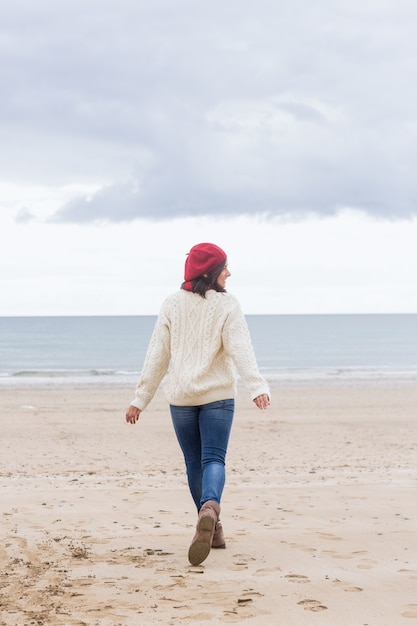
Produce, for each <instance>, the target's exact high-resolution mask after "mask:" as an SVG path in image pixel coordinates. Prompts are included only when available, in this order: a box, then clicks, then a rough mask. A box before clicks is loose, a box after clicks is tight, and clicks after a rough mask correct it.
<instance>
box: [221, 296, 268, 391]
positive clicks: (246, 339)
mask: <svg viewBox="0 0 417 626" xmlns="http://www.w3.org/2000/svg"><path fill="white" fill-rule="evenodd" d="M223 345H224V347H225V350H226V352H227V353H228V354H229V355H230V357H231V358H232V360H233V362H234V364H235V366H236V369H237V371H238V373H239V375H240V377H241V378H242V380H243V382H244V383H245V385H246V387H247V389H248V391H249V393H250V396H251V399H252V400H254V399H255V398H257V397H258V396H260V395H262V394H264V393H265V394H267V395H268V397H269V398H270V397H271V392H270V389H269V385H268V383H267V382H266V380H265V379H264V378H263V377H262V376H261V374H260V372H259V368H258V364H257V362H256V357H255V352H254V350H253V346H252V341H251V337H250V333H249V328H248V325H247V322H246V319H245V317H244V315H243V312H242V310H241V308H240V305H239V303H238V302H236V304H235V307H234V308H233V310H232V311H231V312H230V314H229V315H228V317H227V319H226V321H225V324H224V326H223Z"/></svg>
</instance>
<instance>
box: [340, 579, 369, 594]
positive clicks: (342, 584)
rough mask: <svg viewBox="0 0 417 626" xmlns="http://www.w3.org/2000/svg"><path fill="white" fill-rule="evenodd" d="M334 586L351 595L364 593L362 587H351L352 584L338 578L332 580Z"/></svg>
mask: <svg viewBox="0 0 417 626" xmlns="http://www.w3.org/2000/svg"><path fill="white" fill-rule="evenodd" d="M332 584H333V585H335V587H341V588H342V589H343V591H348V592H351V593H359V592H361V591H363V589H362V587H356V585H351V584H350V583H346V582H343V581H342V580H339V579H338V578H335V579H334V580H332Z"/></svg>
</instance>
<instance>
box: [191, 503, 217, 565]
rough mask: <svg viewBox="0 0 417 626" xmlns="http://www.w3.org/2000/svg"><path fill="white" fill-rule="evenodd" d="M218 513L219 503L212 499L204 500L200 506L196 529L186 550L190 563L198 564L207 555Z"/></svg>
mask: <svg viewBox="0 0 417 626" xmlns="http://www.w3.org/2000/svg"><path fill="white" fill-rule="evenodd" d="M219 515H220V505H219V504H218V503H217V502H214V500H209V501H208V502H205V503H204V504H203V506H202V507H201V509H200V512H199V514H198V521H197V529H196V532H195V535H194V538H193V540H192V542H191V545H190V549H189V550H188V560H189V561H190V563H191V565H200V563H202V562H203V561H204V559H206V558H207V557H208V555H209V552H210V548H211V545H212V543H213V537H214V530H215V527H216V524H217V521H218V519H219Z"/></svg>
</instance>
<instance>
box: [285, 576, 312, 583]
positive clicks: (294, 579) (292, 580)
mask: <svg viewBox="0 0 417 626" xmlns="http://www.w3.org/2000/svg"><path fill="white" fill-rule="evenodd" d="M284 578H286V579H287V580H288V582H290V583H309V582H310V579H309V577H308V576H303V574H286V575H285V576H284Z"/></svg>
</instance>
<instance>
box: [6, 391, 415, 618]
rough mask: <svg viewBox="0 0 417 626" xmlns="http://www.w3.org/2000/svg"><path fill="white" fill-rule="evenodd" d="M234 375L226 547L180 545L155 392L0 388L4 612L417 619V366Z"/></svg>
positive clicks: (183, 491) (183, 493) (179, 481)
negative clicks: (274, 378)
mask: <svg viewBox="0 0 417 626" xmlns="http://www.w3.org/2000/svg"><path fill="white" fill-rule="evenodd" d="M273 394H274V395H273V404H272V406H271V407H270V409H268V411H266V412H261V411H259V410H257V409H256V407H254V405H253V404H252V403H251V402H250V401H249V399H248V398H247V395H246V392H245V391H244V390H240V391H239V397H238V402H237V409H236V415H235V422H234V425H233V430H232V437H231V441H230V447H229V455H228V465H227V476H228V478H227V483H226V488H225V491H224V495H223V501H222V522H223V525H224V529H225V534H226V540H227V549H226V550H212V551H211V553H210V555H209V557H208V558H207V560H206V561H204V563H203V564H202V565H200V566H198V567H192V566H190V565H189V563H188V561H187V551H188V545H189V542H190V540H191V538H192V535H193V533H194V525H195V517H196V516H195V512H194V509H193V504H192V502H191V497H190V495H189V493H188V488H187V485H186V480H185V474H184V469H183V460H182V457H181V453H180V451H179V448H178V444H177V442H176V440H175V436H174V433H173V429H172V426H171V422H170V418H169V413H168V410H167V406H166V404H165V401H164V399H163V396H162V394H161V393H158V395H157V397H156V398H155V399H154V400H153V402H152V404H151V405H150V407H149V408H148V410H147V411H146V412H144V413H143V414H142V416H141V420H140V422H139V423H138V424H137V425H135V426H131V425H127V424H126V423H125V422H124V412H125V408H126V405H127V404H128V403H129V401H130V400H131V397H132V388H131V387H130V386H116V385H107V386H106V385H103V386H99V385H95V386H93V385H85V386H71V387H70V386H62V387H46V386H45V387H32V388H30V387H28V388H23V387H22V388H15V389H10V388H5V387H2V388H0V425H1V465H0V490H1V500H0V501H1V511H0V519H1V538H2V541H1V544H0V623H1V624H2V625H4V626H23V625H32V624H33V625H58V624H59V625H65V626H72V625H74V626H75V625H77V626H81V625H83V624H87V625H96V624H97V625H100V626H116V625H118V626H119V625H120V626H130V625H145V626H146V625H148V624H149V625H152V624H164V625H171V624H172V625H174V624H175V625H176V626H177V625H179V624H202V625H203V624H206V623H210V624H211V625H213V624H229V623H230V624H245V625H246V626H252V625H256V626H264V625H268V626H269V625H271V626H276V625H277V624H282V625H285V626H291V625H294V626H303V625H304V624H308V625H320V626H321V625H323V626H326V625H331V626H344V625H346V626H362V625H363V626H365V625H368V626H385V625H386V626H398V625H401V624H404V625H406V624H412V623H417V525H416V520H417V497H416V495H417V494H416V477H417V470H416V458H417V454H416V453H417V408H416V407H417V384H416V383H411V382H408V383H407V382H396V383H395V384H394V383H389V382H385V383H382V382H374V383H370V382H362V383H353V382H351V383H344V384H340V383H336V382H317V383H312V382H304V383H282V384H279V385H276V386H275V388H274V390H273Z"/></svg>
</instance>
